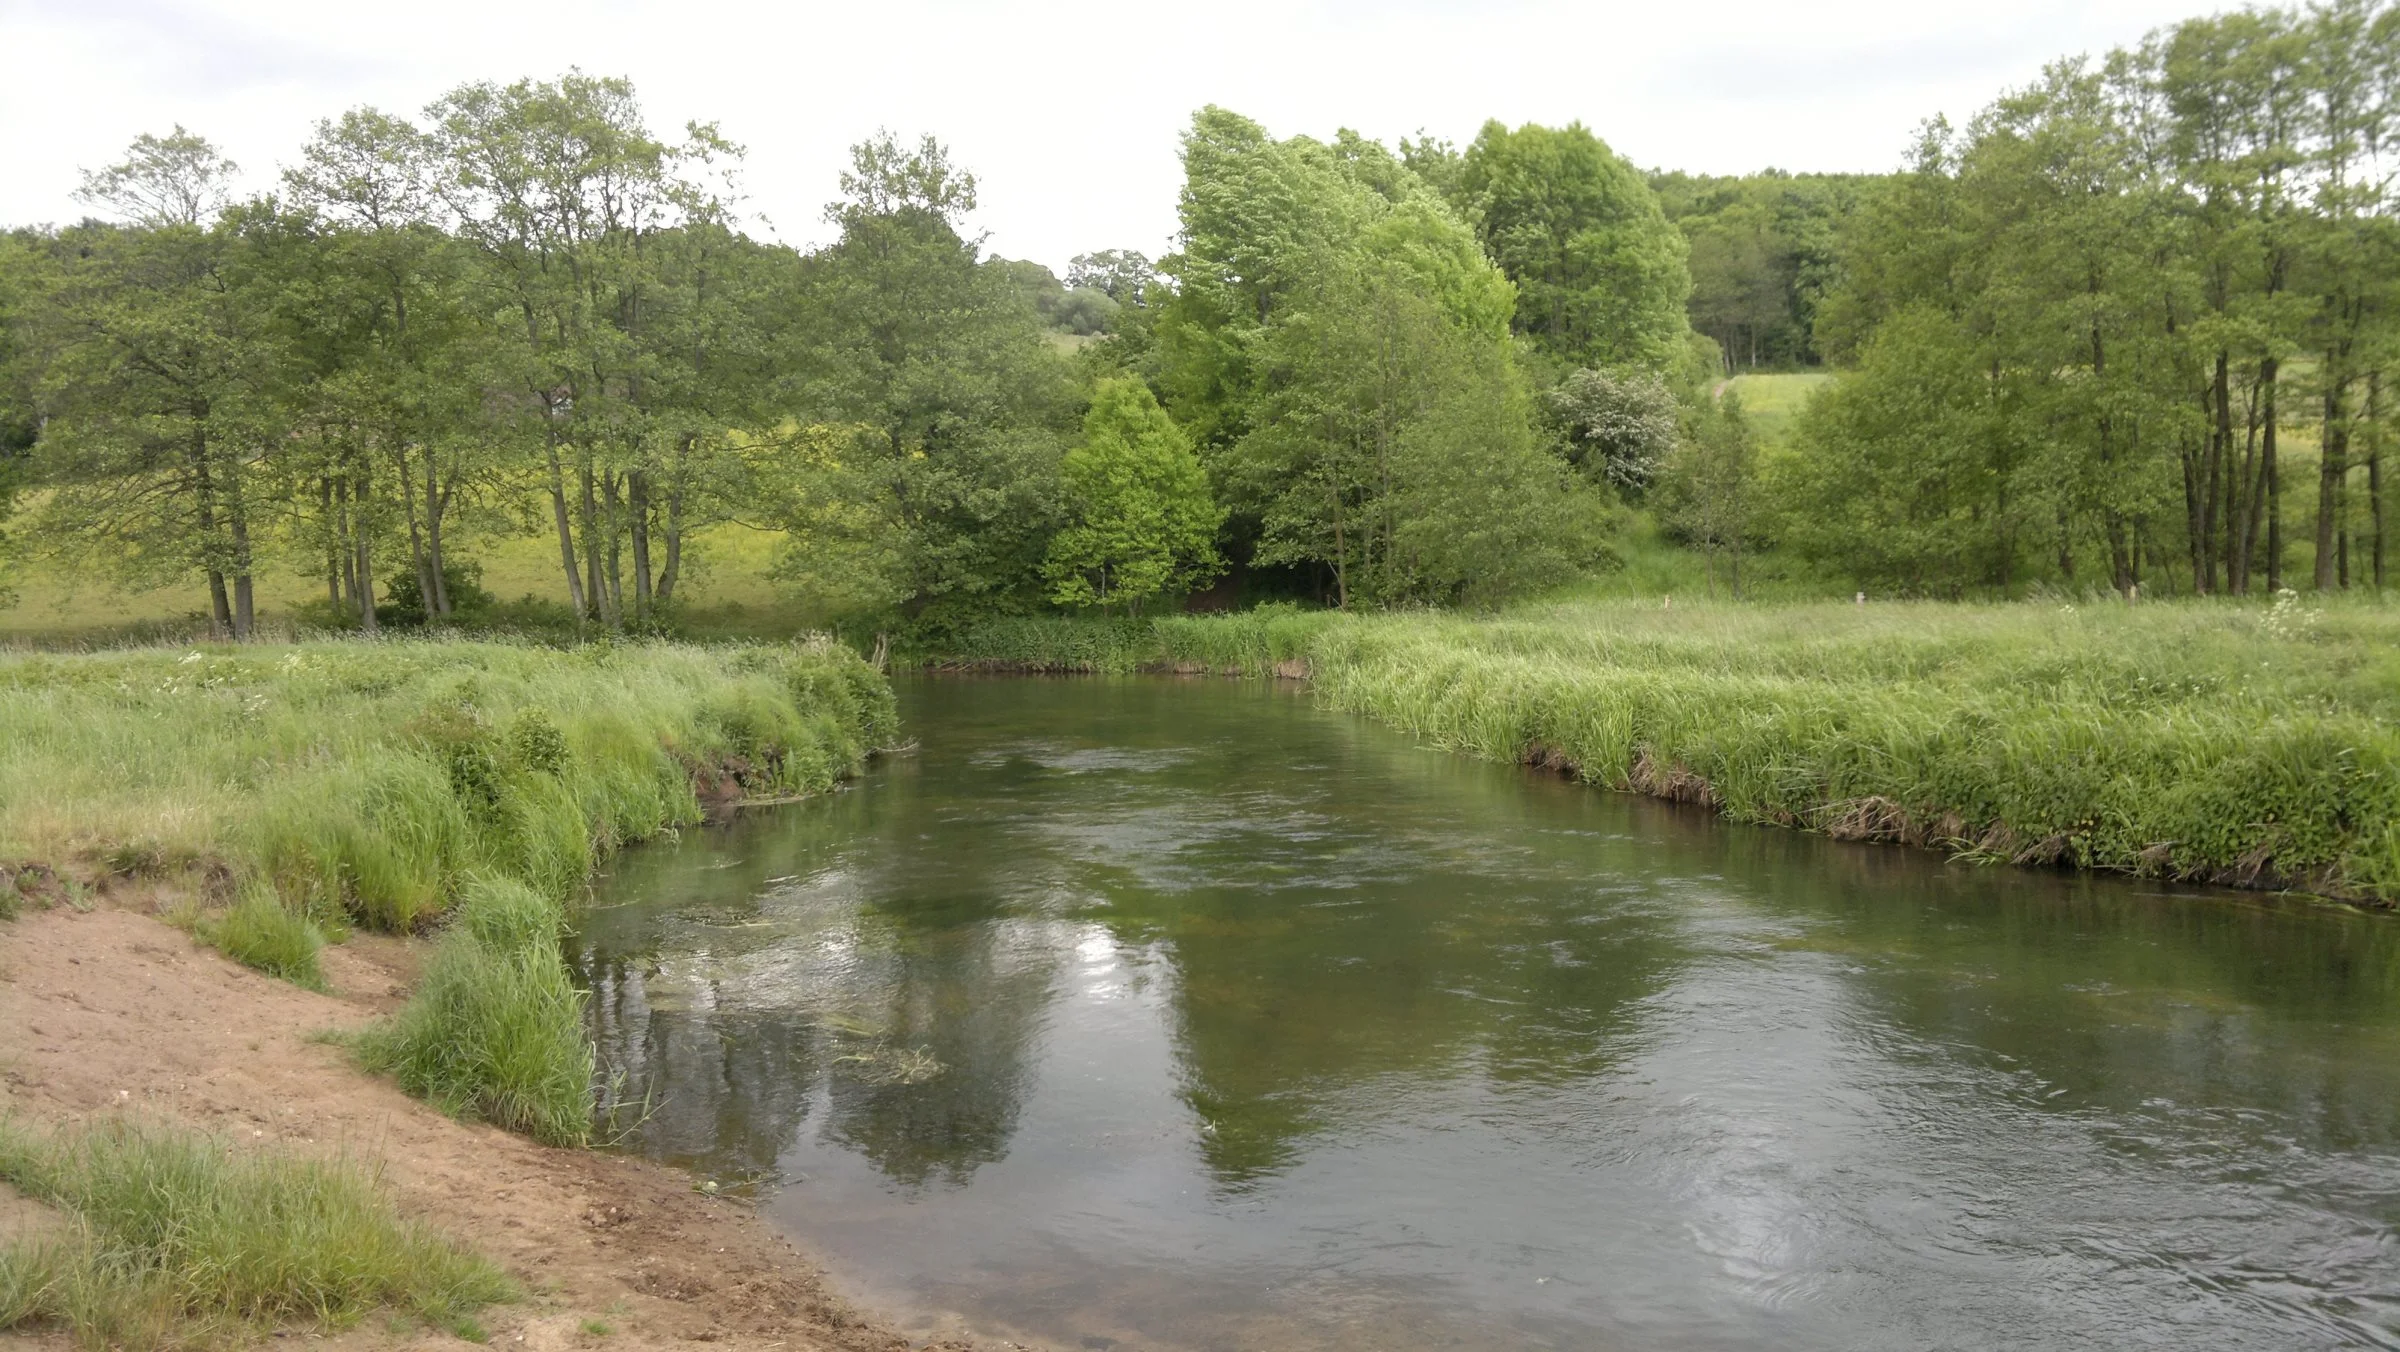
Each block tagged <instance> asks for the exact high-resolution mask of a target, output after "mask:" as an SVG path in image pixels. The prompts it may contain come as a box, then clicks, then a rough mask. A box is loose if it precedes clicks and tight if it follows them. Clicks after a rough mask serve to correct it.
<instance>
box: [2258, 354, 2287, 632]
mask: <svg viewBox="0 0 2400 1352" xmlns="http://www.w3.org/2000/svg"><path fill="white" fill-rule="evenodd" d="M2279 365H2280V363H2278V362H2277V361H2276V360H2275V359H2274V358H2273V357H2269V358H2267V359H2266V360H2265V361H2262V362H2260V363H2259V364H2258V379H2259V383H2260V384H2262V385H2264V386H2265V387H2266V390H2265V394H2264V402H2265V413H2264V415H2263V416H2264V417H2265V420H2266V429H2265V434H2264V440H2263V442H2262V443H2261V446H2262V448H2261V450H2260V452H2259V472H2260V473H2261V474H2262V475H2264V476H2265V478H2266V481H2267V591H2268V592H2269V593H2270V594H2272V593H2275V592H2279V591H2282V590H2283V475H2282V473H2281V471H2280V470H2279V468H2278V467H2277V465H2276V463H2275V421H2276V420H2275V375H2276V371H2277V368H2278V367H2279Z"/></svg>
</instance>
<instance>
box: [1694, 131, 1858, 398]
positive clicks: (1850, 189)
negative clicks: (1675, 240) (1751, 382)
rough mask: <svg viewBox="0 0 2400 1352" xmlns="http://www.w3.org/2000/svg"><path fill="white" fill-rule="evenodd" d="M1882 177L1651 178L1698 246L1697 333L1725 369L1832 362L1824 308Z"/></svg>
mask: <svg viewBox="0 0 2400 1352" xmlns="http://www.w3.org/2000/svg"><path fill="white" fill-rule="evenodd" d="M1880 182H1881V176H1879V175H1870V174H1787V173H1784V172H1782V171H1781V170H1775V169H1770V170H1767V171H1765V172H1764V173H1757V174H1745V175H1742V176H1741V177H1738V178H1720V177H1713V176H1710V175H1707V174H1687V173H1683V172H1681V171H1677V172H1674V173H1666V174H1657V175H1653V176H1652V177H1651V180H1650V186H1651V188H1652V189H1653V190H1655V191H1656V192H1657V193H1658V198H1659V206H1660V207H1661V209H1662V210H1663V211H1664V212H1665V213H1666V217H1667V219H1668V220H1670V221H1673V222H1674V223H1675V225H1676V227H1677V228H1678V229H1680V230H1681V231H1682V232H1683V236H1684V238H1685V240H1687V241H1688V242H1689V243H1690V245H1691V256H1690V267H1691V273H1692V298H1691V304H1690V312H1691V321H1692V327H1693V328H1695V329H1697V330H1699V331H1700V332H1702V333H1705V334H1707V335H1708V336H1709V337H1711V338H1713V339H1714V340H1715V341H1716V343H1717V346H1718V350H1719V352H1720V353H1721V354H1722V357H1723V362H1724V367H1723V369H1724V370H1725V371H1726V372H1728V373H1730V372H1732V371H1733V370H1735V369H1737V368H1743V367H1747V368H1751V369H1756V368H1758V367H1760V366H1786V367H1788V366H1813V365H1817V364H1819V363H1822V362H1824V361H1825V360H1827V359H1828V357H1829V356H1831V355H1833V354H1831V353H1829V352H1828V351H1827V350H1826V348H1825V347H1824V346H1823V345H1822V344H1821V343H1820V341H1819V336H1818V334H1817V331H1816V326H1817V311H1818V307H1819V306H1820V305H1822V304H1823V302H1824V300H1825V297H1826V296H1827V294H1828V293H1829V292H1831V291H1832V290H1833V289H1834V288H1835V286H1836V285H1837V279H1838V278H1839V275H1840V269H1841V244H1842V232H1843V231H1844V230H1845V229H1846V228H1847V227H1848V225H1849V222H1850V220H1851V218H1852V216H1853V215H1854V213H1856V212H1857V210H1858V209H1859V205H1860V203H1861V202H1862V201H1863V200H1864V199H1865V198H1866V197H1867V196H1868V195H1870V194H1872V193H1873V192H1875V191H1876V189H1877V188H1878V186H1879V185H1880Z"/></svg>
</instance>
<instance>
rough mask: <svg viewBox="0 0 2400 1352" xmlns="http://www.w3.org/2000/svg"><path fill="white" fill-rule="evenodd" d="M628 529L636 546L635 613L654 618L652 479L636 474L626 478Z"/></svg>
mask: <svg viewBox="0 0 2400 1352" xmlns="http://www.w3.org/2000/svg"><path fill="white" fill-rule="evenodd" d="M625 526H626V531H627V533H628V534H629V535H630V536H631V537H632V542H633V613H634V615H635V617H636V618H640V619H647V618H649V615H650V604H651V602H650V476H649V475H647V474H644V473H643V472H642V471H640V470H638V469H637V470H635V471H633V472H632V473H630V474H627V475H626V476H625Z"/></svg>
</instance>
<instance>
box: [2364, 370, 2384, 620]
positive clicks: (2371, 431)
mask: <svg viewBox="0 0 2400 1352" xmlns="http://www.w3.org/2000/svg"><path fill="white" fill-rule="evenodd" d="M2382 395H2383V376H2382V373H2380V372H2377V373H2374V374H2370V375H2369V376H2368V377H2367V437H2368V441H2367V514H2368V515H2369V516H2370V517H2372V518H2373V527H2374V531H2375V553H2374V560H2375V571H2374V578H2375V590H2377V591H2382V590H2383V433H2382V430H2381V429H2380V428H2378V427H2377V425H2376V422H2375V419H2376V418H2377V417H2378V416H2379V415H2380V414H2381V413H2382V409H2381V408H2379V407H2378V405H2380V404H2381V403H2382V402H2383V399H2382Z"/></svg>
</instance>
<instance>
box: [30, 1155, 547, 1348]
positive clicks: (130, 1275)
mask: <svg viewBox="0 0 2400 1352" xmlns="http://www.w3.org/2000/svg"><path fill="white" fill-rule="evenodd" d="M0 1179H6V1180H7V1181H8V1182H9V1183H11V1184H13V1185H15V1186H16V1187H17V1188H19V1189H20V1190H22V1191H24V1192H25V1193H26V1194H27V1195H29V1196H32V1197H34V1198H37V1199H39V1200H41V1201H43V1202H47V1203H49V1204H51V1205H53V1206H55V1207H57V1208H59V1209H60V1210H61V1211H63V1212H65V1213H66V1214H67V1216H68V1217H69V1218H70V1220H71V1222H72V1225H71V1227H70V1229H69V1230H68V1231H67V1233H65V1234H63V1235H57V1236H53V1237H50V1238H48V1239H44V1240H30V1241H20V1242H19V1243H17V1244H16V1245H14V1246H11V1247H8V1248H6V1249H0V1328H16V1327H25V1326H33V1325H41V1324H53V1325H60V1326H64V1327H67V1328H69V1329H72V1330H73V1331H74V1332H75V1334H76V1335H77V1336H78V1337H79V1339H81V1340H82V1341H84V1342H86V1343H89V1344H94V1345H112V1346H128V1347H147V1346H161V1345H174V1344H201V1343H207V1342H212V1341H217V1340H219V1339H221V1338H222V1337H223V1336H224V1335H227V1334H230V1333H234V1332H238V1331H241V1330H244V1329H254V1328H257V1327H259V1326H262V1325H267V1324H274V1323H284V1322H306V1323H314V1324H323V1325H335V1326H339V1325H342V1324H347V1323H350V1322H353V1321H355V1320H356V1319H357V1318H358V1317H359V1316H360V1315H362V1314H364V1313H366V1312H367V1311H370V1310H374V1309H378V1308H391V1309H397V1310H400V1311H404V1312H407V1313H410V1314H413V1315H416V1316H418V1317H420V1318H423V1319H426V1320H428V1321H429V1322H433V1323H436V1324H441V1325H444V1326H446V1327H451V1328H453V1329H464V1330H470V1331H471V1329H472V1325H471V1324H469V1323H467V1322H466V1321H467V1320H468V1318H469V1316H471V1315H472V1314H473V1313H474V1311H476V1310H477V1309H479V1308H480V1307H482V1306H484V1305H486V1304H490V1303H492V1302H495V1301H503V1300H509V1299H513V1298H514V1296H515V1288H514V1286H513V1284H512V1283H511V1282H510V1281H509V1280H508V1278H507V1277H506V1276H505V1275H504V1274H502V1273H501V1271H500V1270H499V1269H498V1268H496V1267H494V1266H492V1265H491V1264H490V1263H489V1262H486V1261H485V1260H483V1259H481V1258H478V1257H476V1256H474V1255H473V1254H471V1253H469V1252H468V1251H466V1250H464V1249H462V1248H460V1247H458V1246H457V1245H455V1244H452V1243H450V1242H449V1241H447V1240H445V1239H443V1238H442V1237H440V1236H438V1235H436V1234H434V1233H433V1232H431V1231H430V1230H427V1229H426V1228H425V1227H423V1226H421V1225H418V1224H415V1223H412V1222H410V1221H407V1220H404V1219H402V1218H401V1217H400V1216H399V1215H398V1214H397V1213H396V1212H395V1211H394V1210H393V1208H392V1204H391V1201H390V1199H389V1198H388V1197H387V1196H386V1195H385V1194H384V1192H383V1190H382V1189H381V1188H380V1187H379V1186H378V1185H377V1183H376V1181H375V1180H374V1179H373V1178H372V1177H371V1176H369V1175H367V1174H365V1173H363V1172H362V1171H361V1170H359V1169H358V1168H357V1167H356V1166H353V1165H350V1164H347V1163H343V1162H338V1161H327V1160H319V1159H310V1158H305V1157H302V1156H297V1155H290V1154H285V1153H281V1152H277V1151H260V1150H237V1149H235V1148H234V1147H232V1146H231V1145H229V1144H228V1143H227V1142H225V1141H222V1140H219V1139H216V1138H214V1137H211V1136H206V1135H200V1134H195V1133H191V1132H187V1131H182V1130H177V1129H173V1128H169V1127H165V1126H162V1125H158V1124H151V1123H143V1122H138V1121H133V1120H128V1119H113V1120H103V1121H101V1122H98V1123H96V1124H93V1125H89V1126H83V1127H77V1128H69V1129H65V1130H61V1131H59V1132H56V1133H41V1132H36V1131H33V1130H30V1129H28V1128H26V1127H24V1126H22V1125H20V1124H16V1123H12V1122H6V1121H0Z"/></svg>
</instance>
